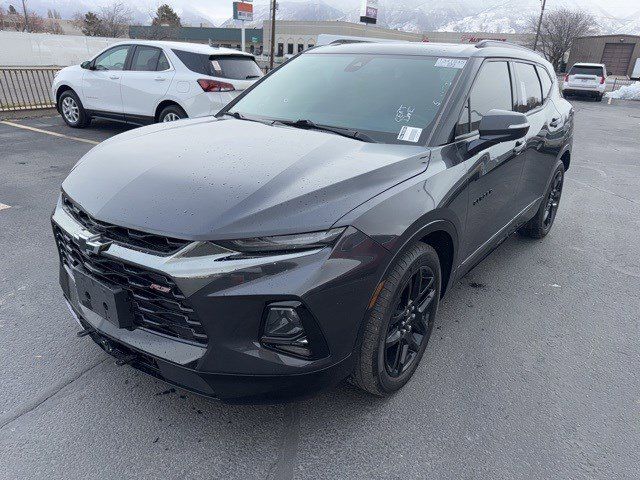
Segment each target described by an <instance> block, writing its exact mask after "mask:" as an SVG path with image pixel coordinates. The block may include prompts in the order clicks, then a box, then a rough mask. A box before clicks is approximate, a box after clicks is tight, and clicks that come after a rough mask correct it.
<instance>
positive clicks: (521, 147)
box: [513, 140, 527, 155]
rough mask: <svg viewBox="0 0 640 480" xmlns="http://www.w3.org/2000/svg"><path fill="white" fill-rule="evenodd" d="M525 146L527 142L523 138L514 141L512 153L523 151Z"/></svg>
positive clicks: (518, 153)
mask: <svg viewBox="0 0 640 480" xmlns="http://www.w3.org/2000/svg"><path fill="white" fill-rule="evenodd" d="M525 148H527V144H526V143H525V142H524V141H523V140H518V141H517V142H516V146H515V147H514V149H513V153H515V154H516V155H520V154H521V153H522V152H524V149H525Z"/></svg>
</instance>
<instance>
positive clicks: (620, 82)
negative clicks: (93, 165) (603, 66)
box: [558, 74, 635, 92]
mask: <svg viewBox="0 0 640 480" xmlns="http://www.w3.org/2000/svg"><path fill="white" fill-rule="evenodd" d="M563 81H564V74H561V75H560V74H559V75H558V85H559V86H560V90H562V82H563ZM632 83H635V81H634V80H630V79H629V78H626V77H619V76H615V77H614V76H608V77H607V79H606V80H605V92H613V91H614V90H618V89H619V88H621V87H624V86H626V85H631V84H632Z"/></svg>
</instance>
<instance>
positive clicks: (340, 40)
mask: <svg viewBox="0 0 640 480" xmlns="http://www.w3.org/2000/svg"><path fill="white" fill-rule="evenodd" d="M401 42H402V41H401V40H395V39H391V38H376V37H356V36H349V35H332V34H328V33H321V34H320V35H318V38H317V40H316V45H317V46H321V45H342V44H345V43H401Z"/></svg>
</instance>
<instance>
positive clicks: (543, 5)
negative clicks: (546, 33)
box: [533, 0, 547, 50]
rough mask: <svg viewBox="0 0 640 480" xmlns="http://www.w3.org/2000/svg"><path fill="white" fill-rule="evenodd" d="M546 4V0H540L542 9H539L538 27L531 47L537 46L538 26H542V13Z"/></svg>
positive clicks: (535, 47)
mask: <svg viewBox="0 0 640 480" xmlns="http://www.w3.org/2000/svg"><path fill="white" fill-rule="evenodd" d="M546 4H547V0H542V9H541V10H540V18H539V19H538V28H537V29H536V39H535V40H534V41H533V49H534V50H536V49H537V48H538V38H539V37H540V27H541V26H542V15H544V7H545V5H546Z"/></svg>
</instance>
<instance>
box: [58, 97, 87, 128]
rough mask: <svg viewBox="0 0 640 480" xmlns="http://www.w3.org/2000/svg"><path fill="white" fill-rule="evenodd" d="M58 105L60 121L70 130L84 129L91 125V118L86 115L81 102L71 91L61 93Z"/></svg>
mask: <svg viewBox="0 0 640 480" xmlns="http://www.w3.org/2000/svg"><path fill="white" fill-rule="evenodd" d="M58 105H59V107H58V109H59V111H60V115H62V119H63V120H64V122H65V123H66V124H67V125H69V126H70V127H71V128H84V127H86V126H87V125H89V123H91V117H89V115H87V112H86V111H85V109H84V107H83V106H82V102H81V101H80V99H79V98H78V95H76V92H74V91H73V90H66V91H64V92H62V94H61V95H60V98H59V99H58Z"/></svg>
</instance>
